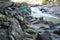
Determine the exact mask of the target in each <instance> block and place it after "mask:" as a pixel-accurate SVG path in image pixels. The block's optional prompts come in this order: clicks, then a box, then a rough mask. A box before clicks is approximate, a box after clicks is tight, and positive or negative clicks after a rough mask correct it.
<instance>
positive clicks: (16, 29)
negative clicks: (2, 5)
mask: <svg viewBox="0 0 60 40" xmlns="http://www.w3.org/2000/svg"><path fill="white" fill-rule="evenodd" d="M10 21H11V22H12V24H11V26H10V28H9V34H10V35H11V36H12V35H13V36H14V39H16V40H22V39H23V35H24V34H23V31H22V29H21V26H20V25H19V22H18V21H17V20H16V19H15V18H11V19H10Z"/></svg>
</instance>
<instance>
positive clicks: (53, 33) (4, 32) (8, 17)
mask: <svg viewBox="0 0 60 40" xmlns="http://www.w3.org/2000/svg"><path fill="white" fill-rule="evenodd" d="M0 8H1V9H0V40H60V6H55V7H50V8H49V7H46V6H43V5H35V6H31V5H30V4H27V3H14V2H5V3H3V4H2V5H1V6H0ZM3 37H4V38H3Z"/></svg>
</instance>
